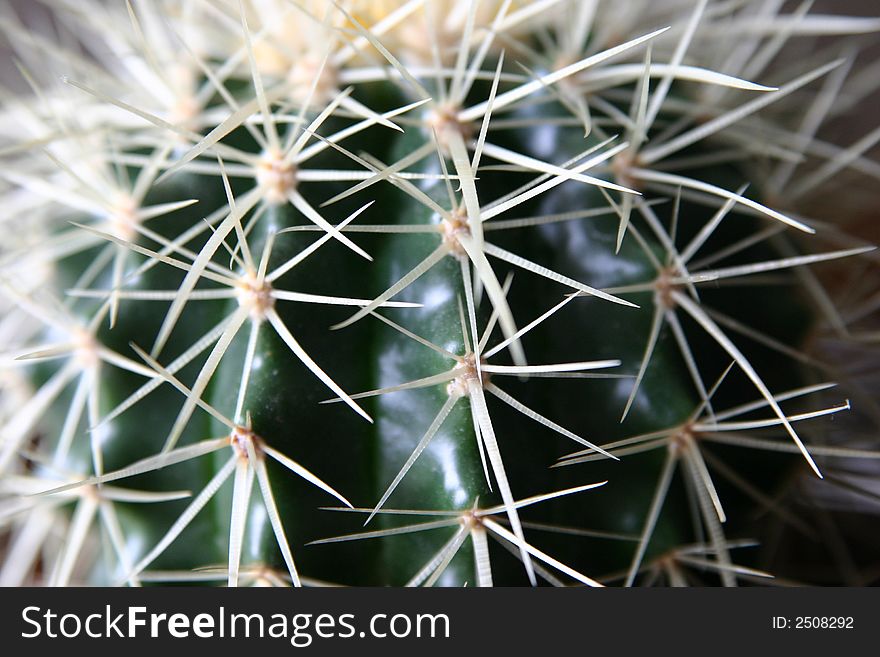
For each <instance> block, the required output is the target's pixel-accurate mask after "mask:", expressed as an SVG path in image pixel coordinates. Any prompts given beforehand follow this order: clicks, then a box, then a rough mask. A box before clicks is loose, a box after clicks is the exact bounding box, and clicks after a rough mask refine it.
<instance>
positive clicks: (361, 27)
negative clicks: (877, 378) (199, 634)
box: [0, 0, 880, 586]
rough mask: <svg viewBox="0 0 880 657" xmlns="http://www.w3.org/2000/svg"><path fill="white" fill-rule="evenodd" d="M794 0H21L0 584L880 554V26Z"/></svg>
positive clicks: (713, 569) (803, 562) (4, 268)
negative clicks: (872, 116)
mask: <svg viewBox="0 0 880 657" xmlns="http://www.w3.org/2000/svg"><path fill="white" fill-rule="evenodd" d="M781 7H782V3H781V2H775V1H767V2H759V1H757V0H755V1H753V2H744V3H724V2H716V1H712V2H710V1H708V0H687V1H684V2H679V1H677V0H668V1H664V2H649V1H647V0H627V1H626V2H610V1H606V0H596V1H584V2H574V1H567V0H530V1H526V0H522V1H520V0H513V1H511V0H504V1H501V0H481V1H478V0H433V1H431V0H428V1H424V0H405V1H404V0H401V1H400V2H386V1H384V0H382V1H374V2H368V1H366V0H363V1H361V0H350V1H340V2H330V1H327V2H325V1H323V0H289V1H284V0H167V1H162V2H147V1H140V0H131V1H130V2H100V1H98V0H89V1H87V2H76V3H73V2H68V1H67V0H46V7H45V9H46V11H45V12H43V13H44V14H45V15H42V14H40V15H39V16H37V17H36V18H34V17H32V16H31V17H25V16H24V15H23V14H22V13H19V12H16V11H14V10H12V9H7V10H6V11H5V12H4V16H3V23H2V28H3V31H4V34H5V36H6V40H7V43H8V47H9V49H10V51H11V52H12V53H14V55H15V61H16V63H17V65H18V69H19V71H20V73H21V79H22V80H23V81H24V83H25V84H26V85H27V89H26V90H23V91H21V92H20V93H19V92H15V93H13V92H11V91H10V92H9V93H6V94H5V109H4V114H3V123H2V126H3V127H4V135H3V137H4V141H3V148H2V157H3V159H4V165H3V170H2V172H0V178H2V179H3V194H4V197H5V203H4V206H5V207H6V208H7V211H6V212H5V213H4V217H3V221H4V223H5V227H6V228H7V230H6V231H5V232H6V239H5V240H4V241H3V253H2V260H0V290H2V298H3V303H4V319H3V321H2V325H0V327H2V328H0V332H2V333H0V334H2V336H3V338H4V348H3V351H4V362H3V369H2V373H3V376H2V386H3V387H2V398H0V401H2V404H3V407H2V417H0V427H2V441H0V473H2V474H0V488H2V498H0V499H2V502H0V504H2V509H3V511H2V515H0V518H2V521H0V527H2V539H0V540H2V542H0V549H2V552H3V554H4V557H3V560H2V562H0V564H2V567H0V583H3V584H5V585H20V584H39V585H42V584H46V585H68V584H104V585H107V584H128V585H141V584H148V583H151V582H188V583H196V582H219V583H226V584H228V585H230V586H235V585H239V584H252V583H261V584H273V585H289V584H293V585H297V586H298V585H302V584H316V585H321V584H326V583H334V584H344V585H395V586H397V585H405V584H406V585H428V586H430V585H444V586H461V585H469V586H472V585H480V586H485V585H492V584H493V583H495V584H504V585H528V584H532V585H534V584H539V583H540V584H544V583H550V584H554V585H571V584H581V585H588V586H599V585H621V584H623V585H627V586H630V585H651V584H656V583H668V584H671V585H679V584H687V583H691V584H707V585H719V584H723V585H731V586H732V585H736V584H738V583H742V582H749V583H750V582H773V579H772V577H774V576H778V577H780V578H787V579H791V580H798V581H810V582H813V583H839V582H846V583H867V582H868V581H870V579H869V578H870V575H866V576H865V577H866V578H867V579H858V578H859V576H860V575H859V574H858V573H860V572H861V569H862V568H867V567H869V566H870V565H871V563H872V560H873V563H874V565H875V566H876V556H872V555H873V554H874V552H875V550H876V540H875V539H873V537H871V536H870V535H869V533H868V535H867V536H866V535H865V532H860V531H858V530H856V531H854V532H853V535H852V536H851V537H850V538H848V539H845V540H840V539H839V538H838V537H837V532H841V533H844V532H845V530H844V529H841V526H843V525H845V524H847V523H851V522H852V517H851V515H852V514H861V513H865V512H866V506H865V505H866V504H869V503H871V501H872V500H875V499H876V494H874V493H871V492H870V486H869V484H866V483H865V481H864V478H865V477H870V476H871V473H872V468H874V466H873V465H872V464H874V463H876V459H877V458H878V456H880V451H878V450H877V448H876V431H875V428H876V426H877V419H876V418H877V417H878V413H877V412H876V411H877V409H876V402H875V400H873V399H872V394H871V390H870V386H869V383H866V382H865V381H864V380H862V379H860V378H859V375H858V372H853V370H852V367H851V364H852V363H853V362H855V361H854V360H852V359H850V360H847V359H846V358H840V357H837V356H830V357H829V355H828V353H823V352H822V350H821V349H820V348H819V346H820V345H821V344H822V341H823V340H825V339H827V338H828V337H829V336H830V337H833V338H834V339H835V340H838V341H839V342H840V343H841V344H845V345H848V348H858V349H860V350H863V352H862V353H863V354H864V355H863V356H860V357H859V359H861V360H863V361H864V360H865V359H870V358H871V343H872V341H876V333H875V332H874V333H872V330H876V329H875V328H874V329H872V321H874V322H875V321H876V305H877V304H876V289H875V288H872V286H871V284H872V282H875V281H876V262H877V260H876V257H877V256H876V253H872V250H873V247H872V245H871V243H870V241H871V238H872V234H871V233H870V232H869V233H867V234H864V232H861V234H860V229H859V226H858V224H857V223H856V222H855V219H856V218H857V217H858V214H859V213H860V212H862V211H863V210H862V208H863V207H865V206H864V205H863V204H860V203H859V202H858V201H857V194H858V190H859V185H860V184H862V183H863V181H864V178H865V177H876V176H877V175H878V174H877V165H876V163H875V162H874V161H873V160H871V159H870V150H871V148H872V147H873V146H874V145H875V143H876V142H877V141H878V139H880V133H878V132H877V131H876V130H873V131H871V132H869V133H868V134H867V135H866V136H864V137H861V138H859V139H858V140H856V141H855V142H853V143H852V144H851V145H845V146H837V145H835V143H833V142H831V141H827V140H826V139H825V138H824V137H822V133H820V129H821V128H822V126H823V124H824V123H825V122H826V121H830V120H832V119H834V118H840V117H846V116H852V115H857V114H858V112H859V110H860V108H861V106H862V101H863V100H864V99H865V98H867V96H868V94H869V93H870V92H871V91H873V89H874V86H873V85H872V81H873V78H872V75H871V70H872V69H870V68H866V69H864V72H862V71H861V69H860V68H858V67H856V66H855V64H856V63H860V61H859V59H858V53H859V51H858V47H859V46H860V45H862V43H863V42H861V41H858V40H857V35H867V36H866V37H863V38H865V39H866V41H864V43H866V44H868V43H870V42H871V41H870V39H874V42H875V43H876V37H873V36H871V35H873V34H875V33H876V31H877V30H880V21H878V20H877V19H876V18H871V17H865V18H859V17H844V16H836V15H825V14H818V13H810V12H809V3H806V4H804V5H801V6H800V7H799V8H796V9H793V10H791V12H790V13H786V12H784V11H783V10H782V9H781ZM816 36H834V37H838V38H837V39H836V40H834V41H832V42H831V45H825V46H823V47H822V48H820V49H818V50H816V51H815V52H812V51H811V52H807V53H806V54H804V52H803V51H802V46H803V43H804V42H805V41H806V42H811V41H809V40H810V39H811V37H816ZM820 137H821V138H820ZM844 174H845V175H849V176H851V177H852V176H855V177H856V180H855V182H851V181H850V182H848V181H847V179H846V178H844V177H843V176H844ZM859 176H861V178H859ZM817 199H818V200H817ZM828 199H833V200H832V202H830V203H828V202H827V200H828ZM874 199H875V200H876V194H875V195H874ZM826 208H831V209H832V210H828V211H826V210H825V209H826ZM815 209H821V210H822V212H821V213H818V214H816V213H814V210H815ZM874 234H876V231H875V233H874ZM841 281H842V282H841ZM850 399H851V400H852V403H851V402H850ZM847 417H848V418H849V419H848V420H847V419H845V418H847ZM841 425H842V427H843V428H842V429H840V430H832V428H833V427H840V426H841ZM873 472H876V468H874V469H873ZM865 473H867V474H865ZM842 492H843V493H846V495H844V494H842ZM835 493H836V494H835ZM872 495H873V497H872ZM854 500H855V501H854ZM866 500H868V501H866ZM873 504H874V505H876V502H875V501H874V502H873ZM805 509H807V511H806V512H805ZM870 510H871V507H870V506H868V507H867V512H870ZM873 512H876V506H874V507H873ZM859 517H862V516H859V515H856V518H857V519H858V518H859ZM829 527H832V528H833V529H834V531H830V530H829ZM792 537H796V538H792ZM829 537H830V538H829ZM490 539H491V540H490ZM825 539H828V540H829V541H832V542H833V541H836V543H833V546H832V547H831V548H826V546H825V545H824V543H823V541H824V540H825ZM793 540H800V541H807V542H808V544H809V546H810V549H809V551H804V552H802V554H801V556H800V557H798V558H797V559H794V558H791V557H788V556H786V554H785V552H786V549H787V546H788V545H790V544H791V542H792V541H793ZM844 543H848V545H842V544H844ZM872 548H873V551H872ZM826 550H827V551H826ZM863 553H864V554H863ZM805 554H806V555H807V556H804V555H805ZM780 555H781V556H780ZM841 555H843V556H841ZM841 563H843V565H841ZM866 572H868V571H866ZM874 576H875V577H876V575H874Z"/></svg>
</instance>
